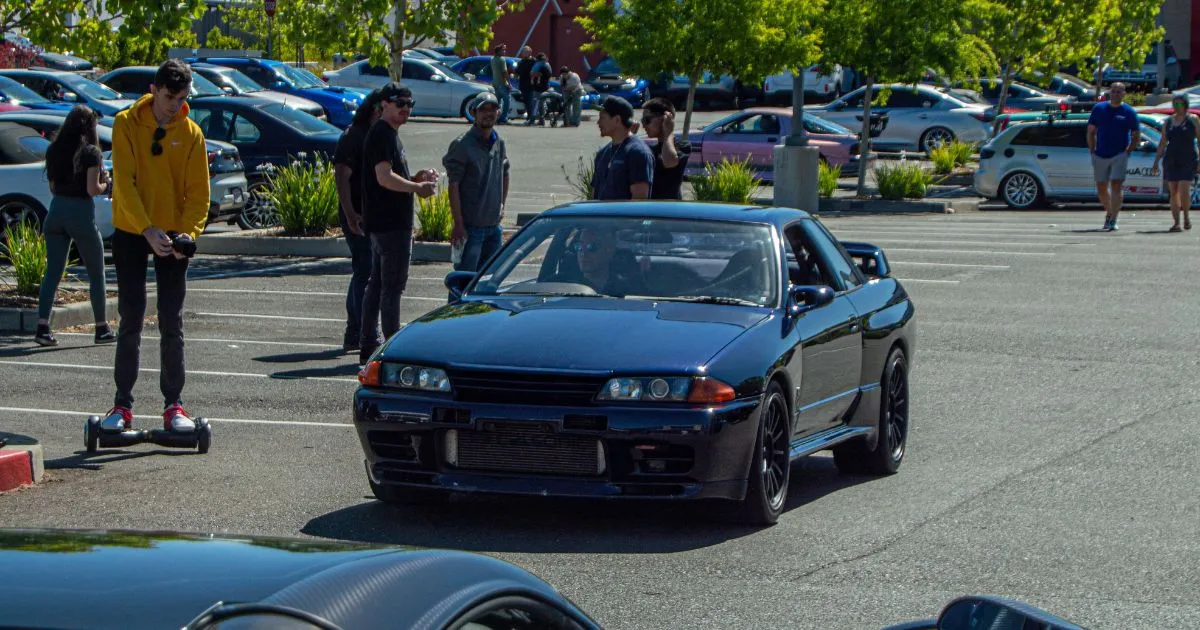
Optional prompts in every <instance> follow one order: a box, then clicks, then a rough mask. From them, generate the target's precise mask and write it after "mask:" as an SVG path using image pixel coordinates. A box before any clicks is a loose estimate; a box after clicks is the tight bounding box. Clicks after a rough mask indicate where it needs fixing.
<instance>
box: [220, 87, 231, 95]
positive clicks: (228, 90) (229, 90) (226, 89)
mask: <svg viewBox="0 0 1200 630" xmlns="http://www.w3.org/2000/svg"><path fill="white" fill-rule="evenodd" d="M221 91H222V92H224V93H226V94H233V88H231V87H229V86H228V85H223V86H221Z"/></svg>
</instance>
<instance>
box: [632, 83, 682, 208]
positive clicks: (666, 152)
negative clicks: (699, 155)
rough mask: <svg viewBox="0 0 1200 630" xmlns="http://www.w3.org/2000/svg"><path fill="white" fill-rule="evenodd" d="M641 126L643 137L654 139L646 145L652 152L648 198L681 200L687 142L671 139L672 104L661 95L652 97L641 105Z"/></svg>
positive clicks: (673, 124)
mask: <svg viewBox="0 0 1200 630" xmlns="http://www.w3.org/2000/svg"><path fill="white" fill-rule="evenodd" d="M642 127H644V128H645V129H646V137H648V138H655V139H657V140H658V142H656V143H655V144H654V146H652V147H650V152H651V153H653V154H654V185H653V186H652V187H651V189H650V198H651V199H683V191H682V189H683V173H684V170H685V169H686V168H687V161H688V156H689V155H690V154H691V150H692V149H691V145H690V144H688V142H687V141H686V140H683V141H681V142H679V143H678V144H676V142H675V106H674V105H673V104H671V101H668V100H667V99H665V98H661V97H660V98H652V99H650V100H649V101H646V104H645V105H643V106H642Z"/></svg>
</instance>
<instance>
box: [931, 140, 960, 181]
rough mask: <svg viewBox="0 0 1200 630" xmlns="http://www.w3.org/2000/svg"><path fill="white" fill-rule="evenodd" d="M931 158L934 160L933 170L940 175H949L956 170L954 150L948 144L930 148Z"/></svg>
mask: <svg viewBox="0 0 1200 630" xmlns="http://www.w3.org/2000/svg"><path fill="white" fill-rule="evenodd" d="M929 159H930V160H933V172H934V173H937V174H938V175H947V174H949V173H950V171H953V170H954V151H952V150H951V149H950V145H948V144H946V145H943V146H940V147H934V148H932V149H930V150H929Z"/></svg>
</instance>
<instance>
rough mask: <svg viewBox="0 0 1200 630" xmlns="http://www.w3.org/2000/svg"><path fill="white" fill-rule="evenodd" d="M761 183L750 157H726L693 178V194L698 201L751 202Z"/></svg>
mask: <svg viewBox="0 0 1200 630" xmlns="http://www.w3.org/2000/svg"><path fill="white" fill-rule="evenodd" d="M761 183H762V180H760V179H759V178H758V177H756V176H755V175H754V169H753V168H751V166H750V158H746V159H745V160H738V161H730V160H728V159H724V160H721V163H720V164H719V165H717V166H713V165H711V164H709V165H708V166H706V167H704V173H703V174H701V175H697V176H696V177H695V178H693V179H692V195H693V196H694V197H695V199H696V201H723V202H727V203H751V198H752V197H753V195H754V193H755V191H757V190H758V187H759V185H760V184H761Z"/></svg>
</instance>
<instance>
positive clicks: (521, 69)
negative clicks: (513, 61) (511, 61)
mask: <svg viewBox="0 0 1200 630" xmlns="http://www.w3.org/2000/svg"><path fill="white" fill-rule="evenodd" d="M535 63H537V60H536V59H534V58H533V57H530V58H528V59H522V60H520V61H518V62H517V89H518V90H521V91H522V92H527V91H529V89H530V88H532V87H533V77H532V76H530V75H532V74H533V65H534V64H535Z"/></svg>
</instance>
